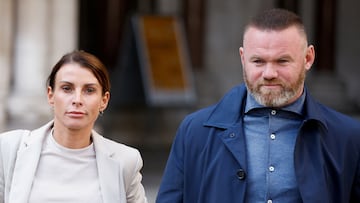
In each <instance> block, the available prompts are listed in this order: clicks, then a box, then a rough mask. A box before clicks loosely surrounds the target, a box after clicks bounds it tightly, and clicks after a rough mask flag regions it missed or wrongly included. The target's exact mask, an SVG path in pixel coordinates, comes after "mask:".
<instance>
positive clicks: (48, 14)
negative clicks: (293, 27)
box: [0, 0, 360, 147]
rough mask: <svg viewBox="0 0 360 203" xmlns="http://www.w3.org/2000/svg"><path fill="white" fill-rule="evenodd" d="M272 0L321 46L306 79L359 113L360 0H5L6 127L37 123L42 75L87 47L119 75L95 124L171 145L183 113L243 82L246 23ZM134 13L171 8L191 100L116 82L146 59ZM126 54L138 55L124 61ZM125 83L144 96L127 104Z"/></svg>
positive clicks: (1, 57)
mask: <svg viewBox="0 0 360 203" xmlns="http://www.w3.org/2000/svg"><path fill="white" fill-rule="evenodd" d="M271 7H283V8H288V9H290V10H293V11H295V12H297V13H298V14H299V15H301V16H302V17H303V19H304V21H305V25H306V28H307V30H308V33H309V38H310V39H309V40H310V42H311V43H313V44H314V45H315V50H316V51H317V52H316V56H317V58H316V64H315V65H314V67H313V69H312V71H311V73H310V75H309V78H308V81H307V87H308V88H309V89H310V90H311V91H312V94H313V95H314V96H315V97H316V98H318V99H319V100H320V101H321V102H323V103H325V104H327V105H329V106H331V107H333V108H335V109H337V110H339V111H342V112H344V113H347V114H351V115H352V116H357V115H358V114H359V107H360V93H359V92H360V80H359V78H360V61H359V60H358V58H357V57H358V55H359V54H360V40H359V39H358V36H360V21H359V20H358V18H360V13H359V12H358V8H359V7H360V2H358V1H355V0H342V1H340V0H318V1H312V0H302V1H300V0H266V1H264V0H224V1H218V0H208V1H206V0H184V1H182V0H138V1H133V0H118V1H112V0H0V25H1V27H0V72H1V74H0V83H1V84H0V89H1V90H0V130H1V131H4V130H8V129H13V128H20V127H21V128H35V127H37V126H39V125H40V124H42V123H44V122H46V121H47V120H49V119H50V118H51V111H50V108H49V106H48V105H47V101H46V87H45V80H46V76H47V75H48V74H49V71H50V69H51V67H52V66H53V65H54V63H55V62H56V61H57V60H58V59H59V58H60V57H61V56H62V55H63V54H64V53H67V52H70V51H72V50H74V49H83V50H86V51H89V52H91V53H93V54H95V55H97V56H98V57H99V58H100V59H101V60H103V61H104V62H105V64H106V65H107V66H108V68H109V71H110V73H111V76H112V80H113V81H114V82H113V86H112V95H113V98H112V102H111V105H110V107H109V109H108V110H107V111H106V112H105V115H104V116H103V117H101V118H100V120H99V122H98V128H99V131H101V132H103V133H104V135H105V136H107V137H111V138H113V139H115V140H119V141H122V142H126V143H128V144H131V145H135V146H142V147H164V146H165V147H168V146H169V144H170V143H171V141H172V138H173V136H174V134H175V131H176V128H177V126H178V124H179V123H180V122H181V120H182V118H183V117H184V116H185V115H186V114H188V113H189V112H192V111H194V110H196V109H198V108H201V107H204V106H207V105H210V104H212V103H214V102H216V101H217V100H219V99H220V98H221V96H222V95H223V94H224V93H225V92H226V91H228V90H229V89H230V88H231V87H232V86H234V85H236V84H238V83H241V82H242V70H241V63H240V58H239V56H238V55H239V54H238V48H239V47H240V46H241V44H242V32H243V26H244V23H245V22H247V20H248V19H249V18H250V17H251V16H253V15H254V14H255V13H257V12H259V11H261V10H263V9H265V8H271ZM134 15H154V16H173V17H176V19H177V20H178V22H180V25H181V27H182V28H183V30H184V33H183V38H184V39H185V40H184V41H182V44H183V45H184V46H183V47H184V49H185V54H186V56H187V59H188V60H187V63H188V70H189V71H190V72H189V74H190V76H191V77H192V81H193V86H192V87H193V90H194V93H195V96H196V100H195V102H193V103H192V104H191V105H189V104H184V105H181V102H180V105H179V104H177V105H171V104H170V105H156V106H153V105H149V104H148V103H147V102H146V101H141V100H146V97H147V95H144V92H142V91H144V89H142V90H141V88H140V90H139V86H142V85H143V84H139V83H136V81H135V82H134V81H132V82H133V84H135V85H126V84H125V85H124V84H122V83H121V81H120V83H119V80H120V79H124V78H125V79H129V78H130V76H128V75H126V74H125V73H124V71H121V70H124V69H126V68H129V67H130V68H133V67H134V68H135V66H141V63H142V61H141V60H142V58H141V57H139V55H138V53H139V52H138V51H137V48H136V47H135V45H134V44H133V43H129V41H130V42H131V40H133V38H131V36H132V37H134V33H133V34H131V33H132V32H131V29H130V28H129V27H131V26H130V25H131V19H132V16H134ZM129 30H130V31H129ZM129 33H130V34H129ZM135 34H136V33H135ZM129 36H130V38H129ZM134 50H135V51H134ZM129 59H131V61H132V62H135V64H134V63H126V60H128V61H129ZM162 60H167V58H163V59H162ZM136 68H139V67H136ZM136 74H138V73H135V75H136ZM129 80H131V79H129ZM140 83H141V81H140ZM119 84H122V86H121V85H119ZM136 84H139V85H138V86H137V85H136ZM142 88H144V87H142ZM123 89H125V90H126V91H128V92H132V93H134V94H138V95H140V97H139V98H140V102H139V103H136V105H122V104H121V102H120V101H122V99H124V97H126V96H123V94H121V92H119V91H120V90H123ZM145 89H146V88H145ZM125 100H126V98H125ZM130 103H131V102H130Z"/></svg>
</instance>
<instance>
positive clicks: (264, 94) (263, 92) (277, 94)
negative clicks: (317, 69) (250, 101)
mask: <svg viewBox="0 0 360 203" xmlns="http://www.w3.org/2000/svg"><path fill="white" fill-rule="evenodd" d="M243 74H244V80H245V84H246V87H247V89H248V91H249V92H250V93H251V94H252V95H253V97H254V98H255V100H256V101H257V102H258V103H259V104H261V105H263V106H267V107H281V106H285V105H287V104H289V101H290V100H292V99H293V98H294V97H295V96H296V95H297V94H298V93H299V92H301V91H302V88H303V85H304V81H305V74H306V70H305V69H304V70H303V71H302V72H301V74H300V75H299V78H298V79H297V81H295V82H294V83H291V84H287V83H284V82H283V81H280V80H277V79H273V80H261V81H258V82H256V83H255V84H251V83H250V82H249V80H248V79H247V76H246V71H245V69H244V71H243ZM266 84H277V85H280V86H281V90H271V89H261V87H262V86H263V85H266Z"/></svg>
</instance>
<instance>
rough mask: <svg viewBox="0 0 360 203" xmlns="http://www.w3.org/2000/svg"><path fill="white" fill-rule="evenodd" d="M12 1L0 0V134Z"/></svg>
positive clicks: (0, 129)
mask: <svg viewBox="0 0 360 203" xmlns="http://www.w3.org/2000/svg"><path fill="white" fill-rule="evenodd" d="M12 11H13V1H12V0H0V25H1V26H0V72H1V74H0V132H2V131H4V130H5V123H6V102H7V95H8V88H9V81H10V70H11V68H10V67H11V52H12V47H11V42H12V36H13V35H12V30H13V29H12V25H13V24H14V23H13V13H12Z"/></svg>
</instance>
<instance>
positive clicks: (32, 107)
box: [8, 0, 78, 126]
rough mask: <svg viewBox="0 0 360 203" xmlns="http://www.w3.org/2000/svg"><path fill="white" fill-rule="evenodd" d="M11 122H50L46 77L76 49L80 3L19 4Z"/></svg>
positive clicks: (32, 0)
mask: <svg viewBox="0 0 360 203" xmlns="http://www.w3.org/2000/svg"><path fill="white" fill-rule="evenodd" d="M17 6H18V7H17V9H16V11H17V13H16V14H17V22H16V34H15V47H14V50H15V51H14V72H13V74H14V76H13V78H14V84H13V90H12V95H11V97H10V99H9V102H8V110H9V113H10V118H11V119H13V120H14V121H15V122H17V123H26V124H28V123H31V124H34V126H35V125H38V124H40V123H44V122H46V121H47V120H49V119H50V118H51V117H52V116H51V111H50V106H49V105H48V104H47V99H46V77H47V75H48V74H49V72H50V69H51V67H52V66H53V64H54V63H55V62H56V61H57V60H58V59H59V58H60V57H61V55H63V54H64V53H65V52H69V51H71V50H73V49H74V48H75V47H76V39H77V29H76V27H77V25H78V23H77V18H76V16H77V15H76V12H77V1H76V0H18V4H17Z"/></svg>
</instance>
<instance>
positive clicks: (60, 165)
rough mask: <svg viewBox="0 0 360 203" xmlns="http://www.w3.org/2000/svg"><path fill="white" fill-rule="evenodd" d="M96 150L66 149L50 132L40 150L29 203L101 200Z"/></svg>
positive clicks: (89, 202) (87, 148)
mask: <svg viewBox="0 0 360 203" xmlns="http://www.w3.org/2000/svg"><path fill="white" fill-rule="evenodd" d="M100 190H101V188H100V184H99V177H98V170H97V165H96V157H95V149H94V145H93V144H91V145H89V146H87V147H85V148H82V149H69V148H65V147H63V146H61V145H60V144H58V143H57V142H56V141H55V139H54V138H53V136H52V133H50V135H49V136H47V138H46V141H45V143H44V145H43V148H42V151H41V157H40V160H39V164H38V168H37V170H36V174H35V178H34V181H33V184H32V188H31V193H30V198H29V203H45V202H46V203H51V202H57V203H65V202H66V203H82V202H84V203H85V202H86V203H92V202H94V203H101V202H103V201H102V197H101V191H100Z"/></svg>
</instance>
